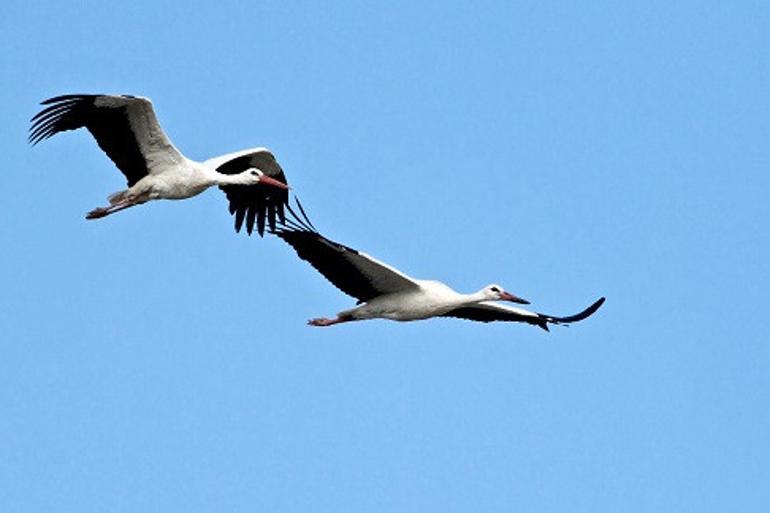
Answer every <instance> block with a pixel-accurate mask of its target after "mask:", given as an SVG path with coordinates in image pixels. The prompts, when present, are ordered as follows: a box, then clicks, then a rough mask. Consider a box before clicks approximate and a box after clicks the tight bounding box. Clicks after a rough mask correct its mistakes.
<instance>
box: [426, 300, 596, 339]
mask: <svg viewBox="0 0 770 513" xmlns="http://www.w3.org/2000/svg"><path fill="white" fill-rule="evenodd" d="M604 300H605V298H603V297H602V298H599V299H598V300H596V301H595V302H594V303H593V304H592V305H591V306H589V307H588V308H586V309H585V310H583V311H582V312H580V313H578V314H575V315H570V316H567V317H556V316H553V315H546V314H540V313H539V314H537V317H533V316H529V315H522V314H519V313H516V312H514V311H510V310H507V309H504V308H502V307H501V308H499V309H497V308H484V305H477V306H466V307H462V308H456V309H454V310H451V311H449V312H447V313H445V314H442V315H441V316H442V317H456V318H459V319H467V320H470V321H479V322H495V321H507V322H525V323H527V324H532V325H535V326H539V327H540V328H543V329H544V330H546V331H548V324H570V323H573V322H578V321H582V320H583V319H585V318H587V317H590V316H591V315H593V314H594V312H596V311H597V310H598V309H599V307H600V306H602V304H604Z"/></svg>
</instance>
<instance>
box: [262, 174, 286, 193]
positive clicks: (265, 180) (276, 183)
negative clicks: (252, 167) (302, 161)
mask: <svg viewBox="0 0 770 513" xmlns="http://www.w3.org/2000/svg"><path fill="white" fill-rule="evenodd" d="M259 183H263V184H265V185H272V186H273V187H278V188H279V189H287V190H288V189H289V186H288V185H286V184H285V183H283V182H279V181H278V180H276V179H275V178H270V177H269V176H267V175H262V178H260V179H259Z"/></svg>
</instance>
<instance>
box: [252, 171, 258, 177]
mask: <svg viewBox="0 0 770 513" xmlns="http://www.w3.org/2000/svg"><path fill="white" fill-rule="evenodd" d="M251 174H252V175H253V176H259V173H258V172H256V171H252V172H251Z"/></svg>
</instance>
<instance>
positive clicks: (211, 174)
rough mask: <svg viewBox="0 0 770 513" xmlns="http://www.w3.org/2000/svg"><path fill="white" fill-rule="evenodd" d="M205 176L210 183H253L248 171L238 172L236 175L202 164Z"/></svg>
mask: <svg viewBox="0 0 770 513" xmlns="http://www.w3.org/2000/svg"><path fill="white" fill-rule="evenodd" d="M204 170H205V171H204V173H205V175H206V178H207V179H208V180H209V181H210V182H211V185H251V184H253V183H254V177H252V176H251V174H250V173H249V172H248V171H244V172H242V173H238V174H237V175H226V174H224V173H220V172H219V171H216V170H214V169H210V168H208V167H205V166H204Z"/></svg>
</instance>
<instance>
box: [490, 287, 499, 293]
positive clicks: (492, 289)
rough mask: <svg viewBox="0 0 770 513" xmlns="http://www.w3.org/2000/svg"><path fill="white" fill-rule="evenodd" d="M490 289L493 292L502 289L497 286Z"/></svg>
mask: <svg viewBox="0 0 770 513" xmlns="http://www.w3.org/2000/svg"><path fill="white" fill-rule="evenodd" d="M490 290H491V291H492V292H500V289H498V288H497V287H492V288H491V289H490Z"/></svg>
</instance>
